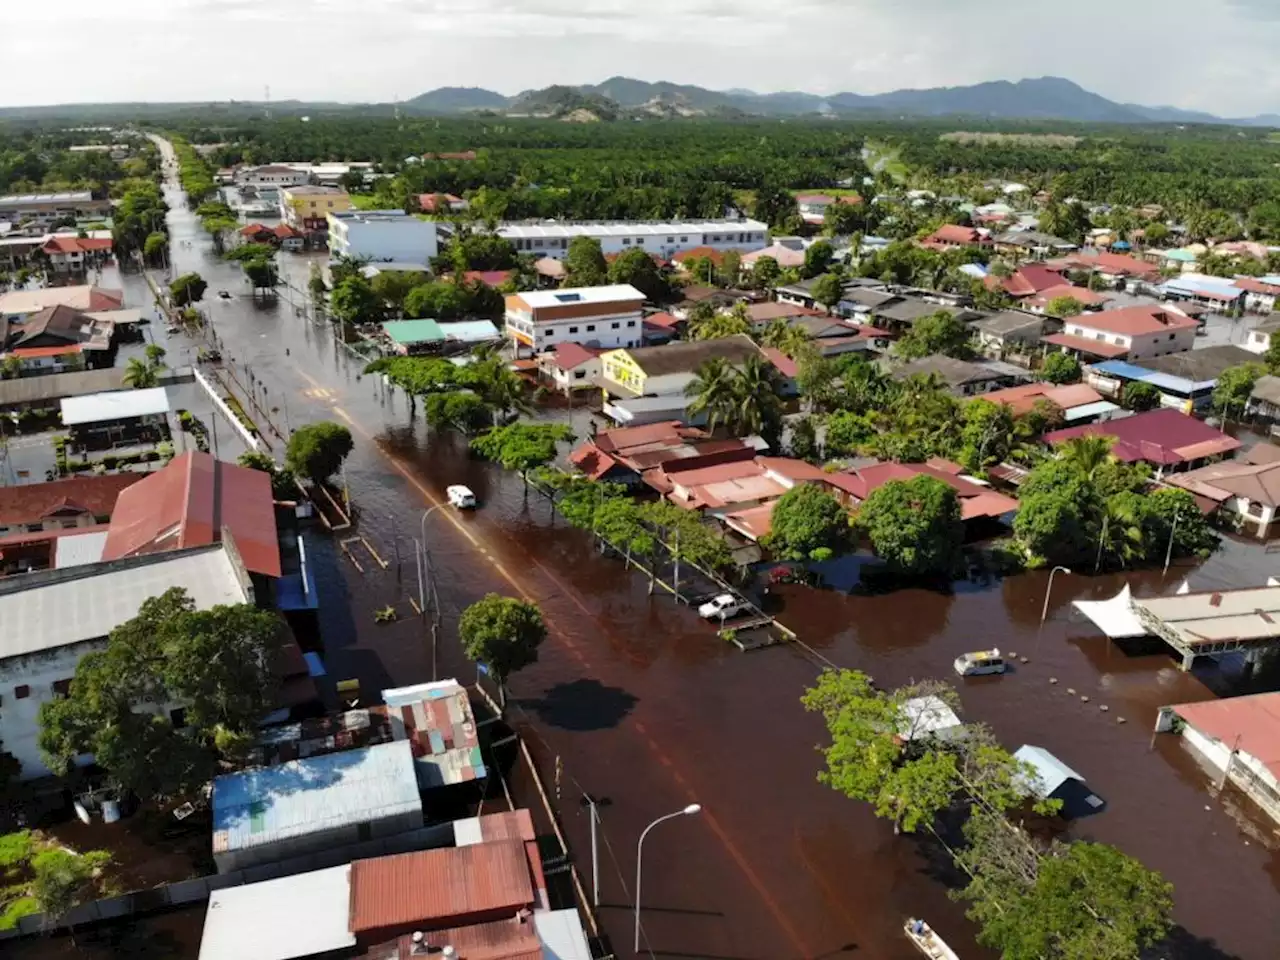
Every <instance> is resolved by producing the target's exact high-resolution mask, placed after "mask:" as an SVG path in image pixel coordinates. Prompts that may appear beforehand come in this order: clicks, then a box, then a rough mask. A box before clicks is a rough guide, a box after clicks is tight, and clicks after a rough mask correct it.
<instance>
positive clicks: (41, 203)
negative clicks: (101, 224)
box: [0, 190, 111, 224]
mask: <svg viewBox="0 0 1280 960" xmlns="http://www.w3.org/2000/svg"><path fill="white" fill-rule="evenodd" d="M109 216H111V201H110V200H95V199H94V198H93V194H92V193H91V192H90V191H88V190H73V191H67V192H64V193H21V194H9V195H7V196H3V197H0V220H8V221H12V222H14V223H26V222H31V223H36V224H42V223H43V224H49V223H53V222H54V221H55V220H64V219H66V218H67V217H74V218H75V219H77V220H91V219H97V218H101V217H109Z"/></svg>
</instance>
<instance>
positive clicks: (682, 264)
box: [669, 246, 724, 283]
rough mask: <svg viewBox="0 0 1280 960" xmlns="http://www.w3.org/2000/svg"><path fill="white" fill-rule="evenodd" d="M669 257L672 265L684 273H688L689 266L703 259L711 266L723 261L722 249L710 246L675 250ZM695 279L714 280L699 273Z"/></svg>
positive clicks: (708, 281) (716, 265) (709, 281)
mask: <svg viewBox="0 0 1280 960" xmlns="http://www.w3.org/2000/svg"><path fill="white" fill-rule="evenodd" d="M669 259H670V260H671V263H672V265H673V266H675V267H676V268H678V269H680V270H682V271H684V272H685V273H689V272H690V270H691V268H692V267H693V266H695V265H696V263H697V262H698V261H703V260H705V261H707V262H708V263H710V264H711V265H712V266H713V267H719V266H720V264H721V263H722V262H723V261H724V251H721V250H718V249H717V248H715V247H711V246H701V247H690V248H689V249H687V250H677V251H676V252H675V253H673V254H671V256H670V258H669ZM695 279H697V280H701V281H705V282H706V283H714V282H715V278H714V277H710V276H703V275H702V274H701V273H700V274H699V275H698V276H697V277H696V278H695Z"/></svg>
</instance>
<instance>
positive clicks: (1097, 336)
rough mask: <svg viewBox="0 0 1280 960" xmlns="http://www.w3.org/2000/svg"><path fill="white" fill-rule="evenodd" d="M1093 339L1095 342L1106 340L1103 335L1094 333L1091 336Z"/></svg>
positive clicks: (1105, 336)
mask: <svg viewBox="0 0 1280 960" xmlns="http://www.w3.org/2000/svg"><path fill="white" fill-rule="evenodd" d="M1093 339H1095V340H1105V339H1107V335H1106V334H1105V333H1095V334H1094V335H1093Z"/></svg>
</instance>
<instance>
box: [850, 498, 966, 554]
mask: <svg viewBox="0 0 1280 960" xmlns="http://www.w3.org/2000/svg"><path fill="white" fill-rule="evenodd" d="M854 520H855V522H856V523H857V525H858V527H859V528H860V529H862V530H863V531H865V532H866V534H867V537H868V538H869V539H870V541H871V547H872V549H873V550H875V553H876V556H877V557H879V558H880V559H882V560H884V561H885V562H886V563H887V564H888V566H889V568H890V569H891V570H893V571H895V572H897V573H902V574H906V575H911V576H923V575H931V574H943V575H946V574H950V573H951V572H952V571H953V570H954V569H955V566H956V563H957V561H958V560H959V557H960V546H961V544H962V543H963V541H964V524H963V522H962V521H961V519H960V503H959V501H958V500H957V499H956V493H955V490H953V489H952V488H951V487H949V486H947V485H946V484H945V483H943V482H942V481H940V480H936V479H934V478H933V477H930V476H924V475H921V476H918V477H913V478H912V479H911V480H905V481H903V480H890V481H889V482H888V483H886V484H884V485H883V486H881V487H880V488H878V489H877V490H874V491H873V492H872V493H871V495H870V496H868V497H867V499H866V500H864V501H863V502H862V504H861V506H859V507H858V511H857V513H856V514H855V515H854Z"/></svg>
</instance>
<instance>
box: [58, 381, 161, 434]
mask: <svg viewBox="0 0 1280 960" xmlns="http://www.w3.org/2000/svg"><path fill="white" fill-rule="evenodd" d="M168 412H169V394H168V393H167V392H166V391H165V388H164V387H151V388H150V389H147V390H112V391H111V392H110V393H91V394H89V395H88V396H84V397H66V398H64V399H63V400H62V423H63V425H64V426H68V427H71V426H75V425H76V424H78V423H101V422H102V421H104V420H121V419H123V418H125V417H145V416H148V415H150V414H157V413H168Z"/></svg>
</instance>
